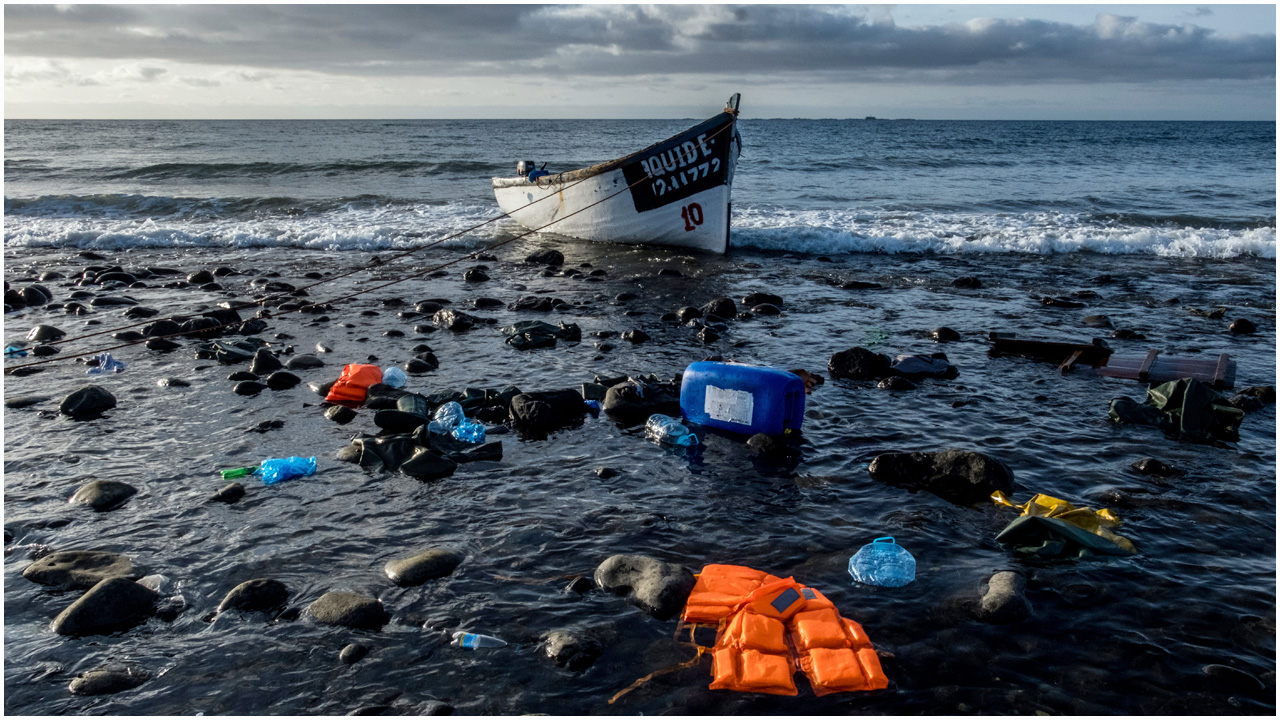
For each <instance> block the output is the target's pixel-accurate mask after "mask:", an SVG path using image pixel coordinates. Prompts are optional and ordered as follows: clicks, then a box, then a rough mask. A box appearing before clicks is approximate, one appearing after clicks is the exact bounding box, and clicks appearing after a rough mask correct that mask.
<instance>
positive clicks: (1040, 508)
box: [991, 490, 1138, 553]
mask: <svg viewBox="0 0 1280 720" xmlns="http://www.w3.org/2000/svg"><path fill="white" fill-rule="evenodd" d="M991 500H992V502H994V503H996V504H997V505H1004V506H1006V507H1011V508H1014V509H1015V510H1021V511H1022V514H1023V515H1035V516H1038V517H1049V518H1054V519H1055V520H1061V521H1063V522H1066V523H1070V524H1072V525H1075V526H1076V527H1078V528H1080V529H1081V530H1084V531H1085V532H1090V533H1093V534H1094V535H1097V536H1098V537H1100V538H1103V539H1105V540H1108V541H1110V542H1112V543H1115V544H1116V545H1118V546H1120V547H1122V548H1124V549H1125V551H1127V552H1130V553H1136V552H1138V549H1137V548H1135V547H1134V546H1133V543H1132V542H1129V540H1128V539H1127V538H1125V537H1122V536H1120V535H1117V534H1115V533H1113V532H1111V531H1110V530H1108V529H1107V528H1111V527H1115V526H1117V525H1119V524H1120V518H1119V517H1117V516H1116V514H1115V513H1113V512H1111V510H1109V509H1107V508H1103V509H1101V510H1096V511H1095V510H1092V509H1090V508H1087V507H1084V508H1077V507H1076V506H1075V505H1072V504H1071V503H1069V502H1067V501H1066V500H1060V499H1058V498H1056V497H1052V496H1049V495H1045V494H1043V493H1037V494H1035V495H1033V496H1031V499H1030V500H1028V501H1026V502H1024V503H1022V504H1021V505H1014V504H1013V501H1012V500H1010V499H1009V496H1007V495H1005V494H1004V493H1002V492H1000V491H999V490H997V491H995V492H993V493H991Z"/></svg>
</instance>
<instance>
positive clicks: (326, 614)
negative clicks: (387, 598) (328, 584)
mask: <svg viewBox="0 0 1280 720" xmlns="http://www.w3.org/2000/svg"><path fill="white" fill-rule="evenodd" d="M307 610H308V612H309V613H310V614H311V617H313V618H315V620H316V622H320V623H323V624H325V625H341V626H344V627H349V628H357V629H363V630H380V629H382V626H383V625H386V624H387V620H389V619H390V618H388V617H387V611H386V609H384V608H383V607H382V603H381V602H379V601H378V600H377V598H371V597H366V596H364V595H357V594H355V593H349V592H327V593H325V594H324V595H321V596H320V599H319V600H316V601H315V602H313V603H311V605H310V606H309V607H308V608H307Z"/></svg>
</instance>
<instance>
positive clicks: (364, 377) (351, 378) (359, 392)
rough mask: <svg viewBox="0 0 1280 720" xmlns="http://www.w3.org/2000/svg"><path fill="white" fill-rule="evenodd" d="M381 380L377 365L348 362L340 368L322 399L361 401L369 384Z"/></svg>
mask: <svg viewBox="0 0 1280 720" xmlns="http://www.w3.org/2000/svg"><path fill="white" fill-rule="evenodd" d="M380 382H382V369H381V368H379V367H378V366H377V365H358V364H356V363H350V364H348V365H347V366H346V367H344V368H342V374H341V375H339V376H338V380H337V381H336V382H334V383H333V387H331V388H329V394H328V395H325V397H324V401H325V402H331V403H362V402H364V400H365V397H366V396H368V394H369V386H371V385H377V384H378V383H380Z"/></svg>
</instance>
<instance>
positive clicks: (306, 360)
mask: <svg viewBox="0 0 1280 720" xmlns="http://www.w3.org/2000/svg"><path fill="white" fill-rule="evenodd" d="M284 366H285V367H286V368H288V369H289V370H312V369H314V368H321V367H324V361H323V360H321V359H320V358H318V357H316V356H315V355H295V356H294V357H292V358H290V359H289V362H287V363H285V364H284Z"/></svg>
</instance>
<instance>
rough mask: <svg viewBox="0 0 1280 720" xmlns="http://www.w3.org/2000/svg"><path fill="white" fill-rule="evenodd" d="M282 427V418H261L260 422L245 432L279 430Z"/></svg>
mask: <svg viewBox="0 0 1280 720" xmlns="http://www.w3.org/2000/svg"><path fill="white" fill-rule="evenodd" d="M282 427H284V421H283V420H263V421H262V422H260V423H258V424H257V425H254V426H253V427H251V428H249V430H248V431H247V432H256V433H265V432H270V431H272V430H279V429H280V428H282Z"/></svg>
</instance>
